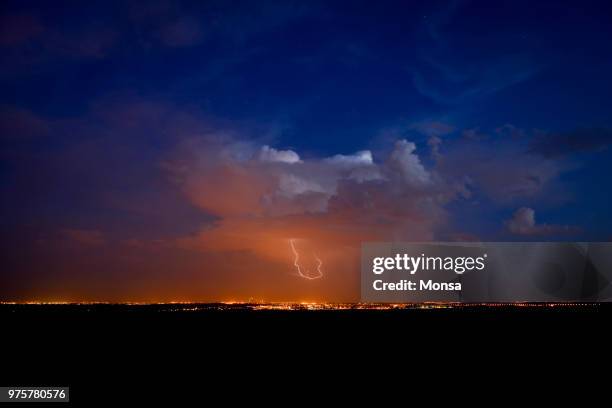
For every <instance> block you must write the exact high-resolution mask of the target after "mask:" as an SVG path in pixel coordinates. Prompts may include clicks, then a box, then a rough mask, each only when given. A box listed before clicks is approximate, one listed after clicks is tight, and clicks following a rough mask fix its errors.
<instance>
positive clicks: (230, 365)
mask: <svg viewBox="0 0 612 408" xmlns="http://www.w3.org/2000/svg"><path fill="white" fill-rule="evenodd" d="M611 310H612V307H611V306H610V305H608V304H583V305H542V304H526V305H521V306H517V305H494V306H485V305H462V306H461V305H455V306H454V307H448V305H409V306H402V307H401V308H400V307H398V308H391V307H390V306H389V305H368V306H364V305H356V304H352V305H314V304H163V305H159V304H156V305H109V304H79V305H49V304H45V305H39V304H33V305H21V304H1V305H0V325H1V326H2V329H1V331H0V333H1V337H2V348H1V352H2V364H1V365H0V367H1V369H0V374H1V375H2V378H1V381H0V385H3V384H4V385H9V384H10V385H30V386H35V385H44V386H47V385H53V384H55V385H58V386H60V385H68V386H70V387H71V400H72V401H73V402H81V403H87V404H86V405H89V404H90V403H91V402H92V401H96V402H98V403H99V402H103V403H106V404H109V405H110V406H114V405H115V404H116V403H117V402H118V401H120V400H125V399H126V398H127V399H129V400H131V401H139V400H141V399H142V398H144V399H147V400H150V399H151V397H153V399H157V398H164V399H170V400H172V399H173V398H174V397H181V396H182V397H185V396H188V397H190V398H191V397H192V396H195V397H196V400H197V401H200V402H205V401H209V402H210V400H209V399H208V398H209V397H207V395H208V394H210V393H217V392H221V391H220V390H221V389H222V388H220V386H218V384H217V383H219V382H222V383H224V384H225V385H227V384H228V383H229V384H237V383H240V384H242V383H243V382H246V383H252V382H253V381H264V382H267V381H268V380H269V379H274V381H275V382H288V383H289V384H291V385H293V386H296V385H299V386H300V388H301V387H302V385H303V386H304V387H306V388H309V387H312V386H313V385H316V384H321V385H325V384H327V385H329V384H335V381H338V379H339V378H340V377H347V376H348V378H361V377H363V376H365V377H368V378H369V377H371V376H374V377H376V376H379V377H380V376H381V375H382V376H383V377H384V375H385V374H384V373H386V372H387V368H382V367H388V366H394V367H395V368H396V369H398V368H399V369H400V370H403V371H405V372H406V374H405V375H406V376H407V377H410V376H414V375H415V373H422V374H423V375H432V376H438V375H440V374H443V375H444V376H445V378H453V376H458V375H459V376H461V375H463V374H462V373H464V372H465V371H466V370H470V369H475V370H477V371H478V372H479V373H480V375H489V374H487V373H493V372H499V371H500V370H501V371H503V370H504V367H505V366H507V365H513V366H515V368H518V369H519V370H520V371H521V372H527V373H529V372H532V373H536V372H537V373H541V372H554V373H556V374H555V375H557V374H559V373H561V372H566V371H567V370H568V366H569V365H570V364H572V363H579V364H582V363H584V362H593V361H595V362H597V361H600V359H601V357H603V356H606V355H609V351H607V350H608V348H609V325H610V321H612V320H611V319H610V316H611V313H610V312H611ZM477 356H479V357H480V358H477ZM532 364H535V365H537V366H538V368H537V369H535V370H536V371H533V370H534V368H533V367H531V365H532ZM371 366H374V367H375V368H369V367H371ZM538 370H540V371H538ZM541 370H544V371H541ZM313 372H314V374H310V373H313ZM538 375H540V374H538ZM365 377H364V378H365ZM378 380H380V378H378ZM304 381H306V382H304ZM306 388H305V389H306ZM241 389H242V388H241ZM224 396H225V397H226V398H234V397H240V396H244V395H242V393H241V392H240V391H236V392H235V393H230V394H224ZM179 405H181V404H179ZM21 406H23V405H21Z"/></svg>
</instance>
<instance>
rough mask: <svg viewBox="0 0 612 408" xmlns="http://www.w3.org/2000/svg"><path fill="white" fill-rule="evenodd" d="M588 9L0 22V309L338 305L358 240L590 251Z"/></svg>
mask: <svg viewBox="0 0 612 408" xmlns="http://www.w3.org/2000/svg"><path fill="white" fill-rule="evenodd" d="M609 7H610V6H606V2H588V1H573V2H564V1H533V0H531V1H519V0H513V1H482V2H479V1H422V2H416V1H415V2H412V1H398V2H392V1H364V2H360V1H351V2H340V1H338V2H318V1H302V2H291V1H277V2H272V1H251V2H237V1H180V2H179V1H143V2H126V1H117V2H115V1H101V2H95V1H87V2H83V1H79V2H77V1H74V2H62V1H53V2H50V1H41V2H31V1H25V0H21V1H6V0H4V1H3V2H2V4H1V5H0V89H1V91H0V208H1V212H0V214H1V218H0V223H1V229H0V300H4V301H26V300H47V301H49V300H62V301H77V300H90V301H187V300H192V301H215V300H222V301H228V300H249V299H255V300H266V301H276V300H290V301H355V300H358V298H359V250H360V244H361V243H362V242H365V241H392V240H396V241H430V240H436V241H466V240H469V241H550V240H564V241H565V240H567V241H608V240H612V239H611V238H612V220H610V217H609V208H610V207H611V204H612V192H611V187H610V185H611V184H610V177H611V175H612V153H611V150H610V148H609V145H610V143H612V98H611V96H612V76H611V74H612V11H611V10H610V9H609ZM296 254H297V258H298V262H297V263H298V265H299V267H300V270H299V271H298V270H297V268H296V266H295V265H294V264H295V263H296ZM319 272H320V273H319Z"/></svg>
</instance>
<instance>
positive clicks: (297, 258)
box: [289, 239, 323, 280]
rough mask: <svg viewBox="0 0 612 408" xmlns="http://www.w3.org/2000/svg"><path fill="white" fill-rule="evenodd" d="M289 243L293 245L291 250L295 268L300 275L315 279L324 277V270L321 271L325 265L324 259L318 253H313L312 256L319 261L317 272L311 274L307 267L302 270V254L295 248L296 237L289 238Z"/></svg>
mask: <svg viewBox="0 0 612 408" xmlns="http://www.w3.org/2000/svg"><path fill="white" fill-rule="evenodd" d="M289 245H290V246H291V252H293V266H295V270H296V271H297V273H298V276H299V277H301V278H304V279H309V280H314V279H319V278H322V277H323V271H321V267H322V266H323V261H321V259H320V258H319V257H318V256H317V254H315V253H313V254H312V256H314V258H315V259H316V261H317V270H316V274H314V275H313V274H310V270H308V269H306V270H305V271H304V272H305V273H304V272H302V268H301V267H300V254H299V253H298V251H297V249H295V239H290V240H289Z"/></svg>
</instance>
